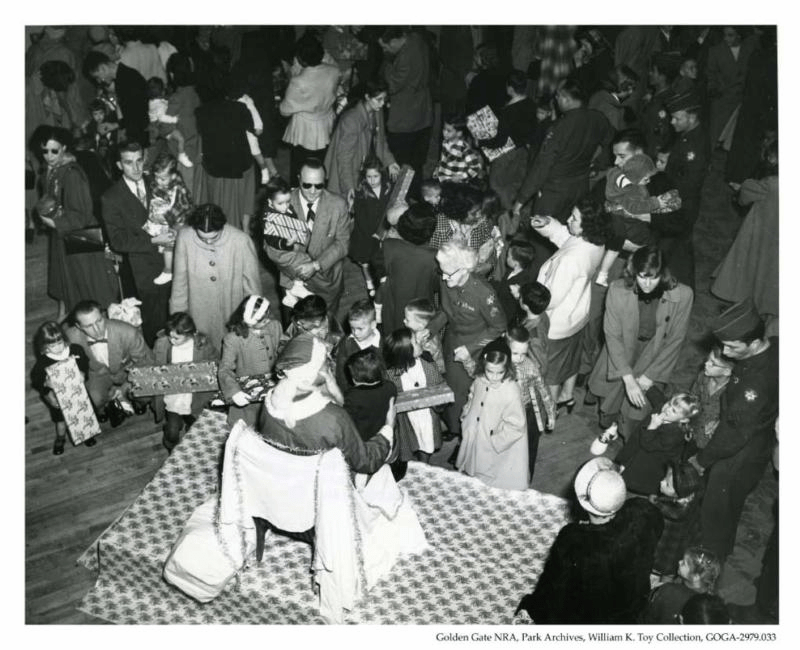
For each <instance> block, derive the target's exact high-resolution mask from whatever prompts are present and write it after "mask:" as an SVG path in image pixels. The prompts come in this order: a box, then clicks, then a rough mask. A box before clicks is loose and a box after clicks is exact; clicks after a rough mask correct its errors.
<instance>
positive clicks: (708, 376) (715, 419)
mask: <svg viewBox="0 0 800 650" xmlns="http://www.w3.org/2000/svg"><path fill="white" fill-rule="evenodd" d="M732 372H733V361H731V360H730V359H728V358H727V357H725V356H723V354H722V348H721V347H719V346H717V347H715V348H713V349H712V350H711V351H710V352H709V353H708V358H707V359H706V362H705V363H704V364H703V369H702V370H701V371H700V372H699V373H698V375H697V378H696V379H695V380H694V384H692V393H694V394H695V395H697V397H698V398H699V400H700V413H699V414H698V416H697V418H695V427H694V440H695V442H696V443H697V447H698V448H699V449H703V448H704V447H705V446H706V445H707V444H708V443H709V441H710V440H711V438H712V436H713V435H714V432H715V431H716V430H717V426H718V425H719V415H720V407H721V404H720V401H721V399H722V395H723V393H724V389H725V387H726V386H727V385H728V381H730V378H731V373H732Z"/></svg>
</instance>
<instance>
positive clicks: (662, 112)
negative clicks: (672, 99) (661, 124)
mask: <svg viewBox="0 0 800 650" xmlns="http://www.w3.org/2000/svg"><path fill="white" fill-rule="evenodd" d="M666 116H667V111H658V117H659V119H661V120H663V119H664V118H665V117H666Z"/></svg>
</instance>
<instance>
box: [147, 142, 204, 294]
mask: <svg viewBox="0 0 800 650" xmlns="http://www.w3.org/2000/svg"><path fill="white" fill-rule="evenodd" d="M151 179H152V180H151V181H150V205H149V206H148V215H147V221H145V224H144V226H142V229H143V230H144V231H145V232H146V233H147V234H148V235H150V236H151V237H155V236H156V235H163V234H165V233H170V236H171V241H170V243H169V244H164V245H163V246H159V247H158V252H159V253H161V254H162V255H163V256H164V270H163V271H162V272H161V274H160V275H159V276H158V277H156V279H155V280H153V284H159V285H160V284H167V283H168V282H171V281H172V257H173V249H174V247H175V237H176V236H177V231H178V229H179V228H180V227H181V226H183V223H184V221H185V220H186V217H187V216H188V215H189V213H190V212H191V211H192V207H193V206H192V202H191V199H190V198H189V190H187V189H186V184H185V183H184V182H183V178H182V177H181V175H180V174H179V173H178V163H177V161H176V160H175V158H173V157H172V155H171V154H169V153H167V152H163V153H160V154H159V155H158V157H157V158H156V159H155V161H153V173H152V175H151Z"/></svg>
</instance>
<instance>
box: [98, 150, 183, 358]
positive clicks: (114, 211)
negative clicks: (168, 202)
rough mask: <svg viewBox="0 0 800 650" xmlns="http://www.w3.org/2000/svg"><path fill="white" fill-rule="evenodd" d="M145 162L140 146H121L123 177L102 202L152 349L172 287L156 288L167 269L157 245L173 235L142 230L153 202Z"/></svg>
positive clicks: (165, 285)
mask: <svg viewBox="0 0 800 650" xmlns="http://www.w3.org/2000/svg"><path fill="white" fill-rule="evenodd" d="M143 162H144V152H143V151H142V147H141V146H140V145H139V144H137V143H135V142H130V143H128V144H124V145H120V149H119V161H118V162H117V166H118V167H119V168H120V169H121V170H122V178H120V179H119V180H118V181H117V182H116V183H114V185H112V186H111V187H110V188H108V190H106V192H105V193H104V194H103V196H102V198H101V203H102V209H103V222H104V224H105V227H106V233H107V234H108V239H109V242H110V244H111V248H113V249H114V250H115V251H116V252H118V253H122V254H123V255H124V256H125V258H126V261H127V264H128V265H129V266H130V270H131V272H132V274H133V280H134V283H135V285H136V287H135V288H136V295H137V297H138V298H139V300H141V301H142V307H141V310H142V332H143V333H144V338H145V340H146V341H147V343H148V345H151V346H152V345H153V343H154V342H155V340H156V334H157V333H158V331H159V330H160V329H161V328H162V327H163V325H164V322H165V321H166V320H167V316H168V314H169V307H168V305H169V295H170V291H171V289H172V285H171V283H167V284H163V285H156V284H153V280H154V279H155V278H156V277H157V276H158V275H159V274H160V273H161V271H162V270H163V268H164V260H163V257H162V255H161V254H160V253H159V252H158V246H159V245H164V244H167V243H169V241H170V237H171V236H170V235H159V236H158V237H150V235H148V234H147V233H146V232H145V231H144V230H142V226H143V225H144V222H145V221H147V205H148V204H149V201H150V196H149V194H148V191H147V189H146V184H145V182H144V180H143V174H144V168H143Z"/></svg>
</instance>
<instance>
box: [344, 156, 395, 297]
mask: <svg viewBox="0 0 800 650" xmlns="http://www.w3.org/2000/svg"><path fill="white" fill-rule="evenodd" d="M359 181H360V182H359V185H358V188H357V189H356V192H355V196H354V198H353V232H352V234H351V235H350V250H349V251H348V254H349V255H350V257H351V259H352V260H353V261H354V262H355V263H356V264H358V265H359V266H360V267H361V273H362V274H363V275H364V281H365V283H366V285H367V293H369V295H370V297H374V295H375V282H374V279H373V278H375V277H380V273H379V269H376V263H377V262H378V260H377V257H378V256H379V254H380V242H381V239H382V238H383V234H384V233H385V232H386V230H387V229H388V223H387V222H386V208H387V206H388V202H389V194H390V193H391V191H392V185H391V183H389V181H388V179H387V178H386V176H385V175H384V172H383V163H381V161H380V160H378V159H377V158H368V159H367V160H366V161H365V162H364V164H363V166H362V167H361V174H360V177H359ZM370 265H371V266H372V269H370ZM378 266H382V261H381V264H379V265H378Z"/></svg>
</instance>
